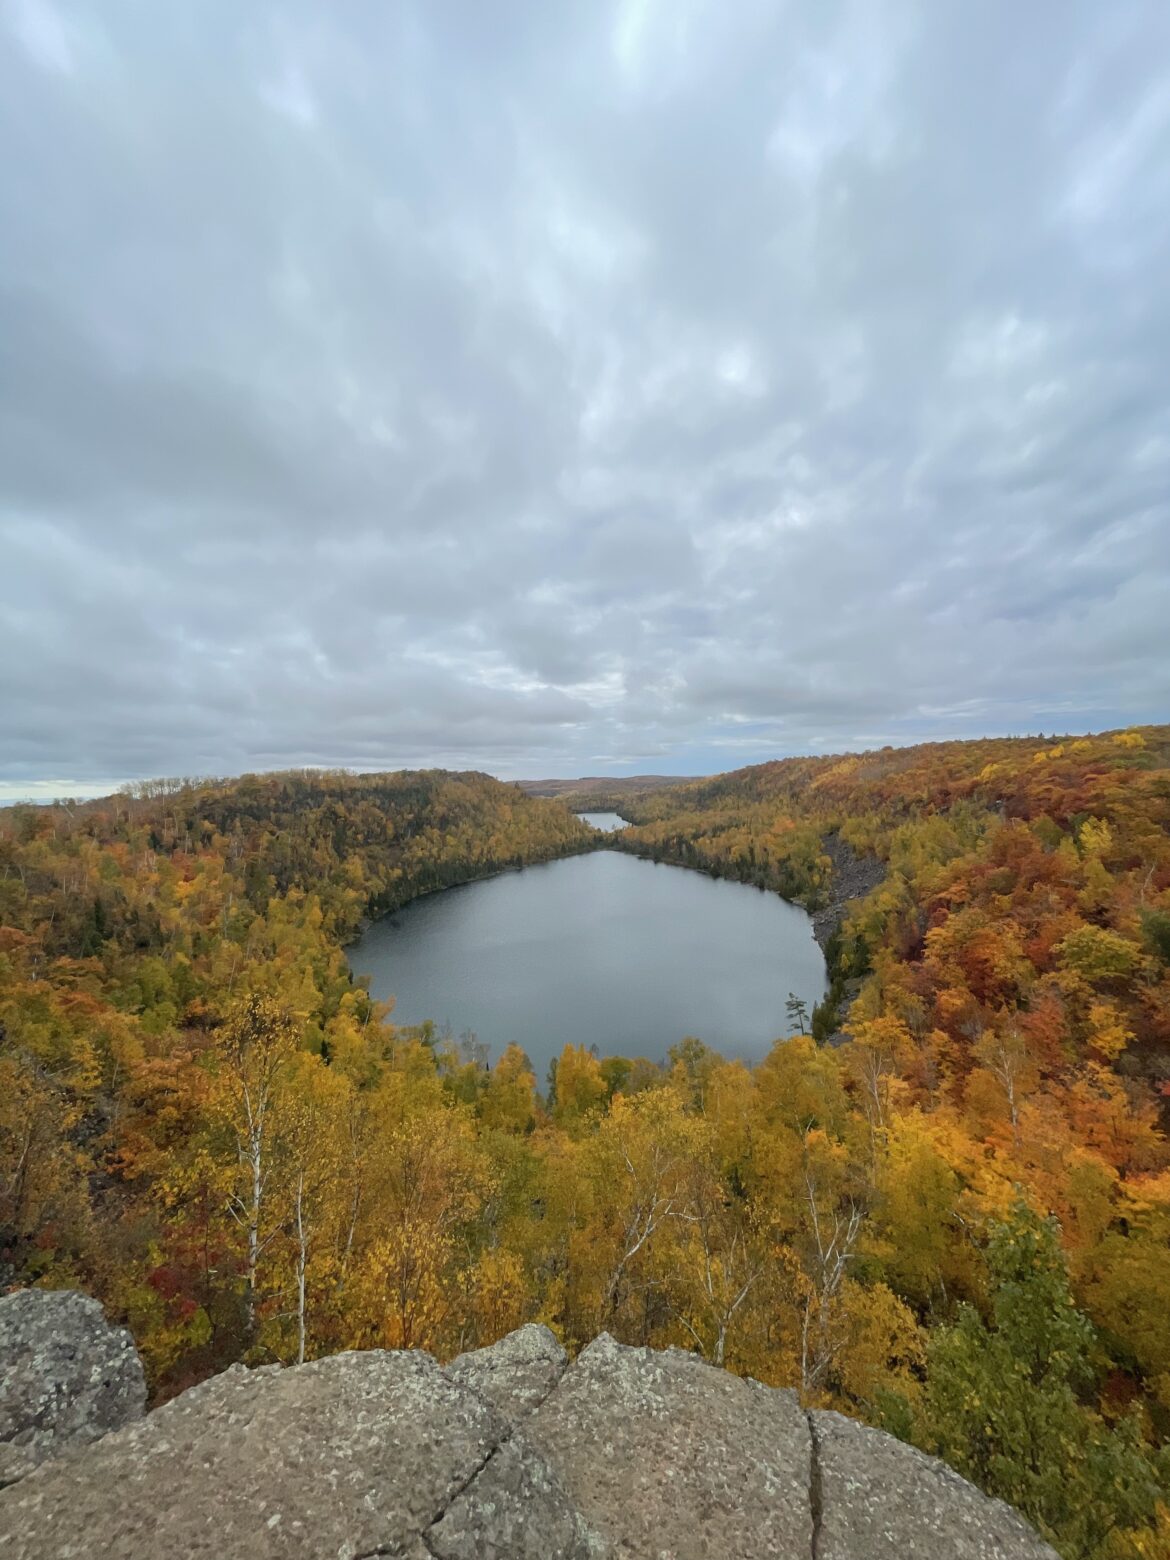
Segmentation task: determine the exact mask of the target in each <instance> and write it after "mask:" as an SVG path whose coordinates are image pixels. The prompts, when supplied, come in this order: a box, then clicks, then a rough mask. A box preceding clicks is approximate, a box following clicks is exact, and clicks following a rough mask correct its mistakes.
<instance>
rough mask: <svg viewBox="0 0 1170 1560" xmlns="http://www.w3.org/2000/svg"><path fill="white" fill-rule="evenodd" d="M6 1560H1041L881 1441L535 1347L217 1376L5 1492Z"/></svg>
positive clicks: (605, 1343) (784, 1402)
mask: <svg viewBox="0 0 1170 1560" xmlns="http://www.w3.org/2000/svg"><path fill="white" fill-rule="evenodd" d="M13 1298H19V1297H13ZM62 1298H64V1299H66V1300H76V1299H77V1297H72V1296H69V1297H54V1296H50V1295H40V1294H38V1295H35V1296H33V1297H31V1298H30V1299H28V1300H26V1301H25V1302H24V1307H23V1308H18V1310H19V1311H21V1313H22V1314H23V1310H25V1309H27V1308H29V1307H31V1309H32V1310H33V1311H35V1310H37V1309H38V1308H41V1307H49V1308H50V1309H45V1310H44V1315H43V1316H42V1318H41V1320H40V1321H32V1322H29V1323H28V1325H27V1326H25V1327H23V1330H22V1332H21V1336H23V1337H25V1338H27V1339H29V1340H30V1347H33V1349H34V1354H33V1356H30V1358H28V1359H24V1357H23V1356H22V1355H21V1354H20V1353H19V1351H17V1354H16V1355H15V1356H13V1357H14V1358H16V1359H17V1360H18V1365H19V1369H18V1374H19V1372H20V1371H23V1372H24V1373H25V1374H24V1376H23V1377H22V1378H21V1379H22V1380H23V1381H24V1386H23V1387H22V1391H23V1393H24V1395H25V1399H27V1400H28V1401H30V1402H33V1403H34V1404H35V1403H36V1402H39V1401H40V1399H39V1397H38V1394H37V1392H36V1390H35V1383H33V1378H34V1377H35V1371H36V1369H37V1364H36V1361H37V1360H42V1361H43V1360H45V1359H47V1358H48V1356H47V1354H46V1350H45V1347H44V1345H43V1342H42V1343H40V1344H37V1343H35V1341H34V1340H36V1339H39V1338H41V1337H42V1333H43V1334H44V1335H45V1336H50V1337H51V1336H53V1327H52V1325H51V1319H52V1317H53V1316H58V1317H60V1316H61V1315H64V1314H69V1315H75V1314H78V1313H76V1312H75V1310H74V1311H68V1313H66V1312H62V1310H61V1307H60V1301H61V1299H62ZM54 1305H55V1306H57V1310H56V1311H53V1310H51V1307H53V1306H54ZM87 1306H88V1309H85V1307H87ZM92 1312H93V1308H92V1303H87V1302H83V1310H82V1312H81V1313H79V1314H83V1315H86V1316H87V1317H89V1318H90V1320H91V1321H92V1320H93V1315H92ZM99 1319H100V1313H99ZM26 1321H27V1318H26ZM104 1325H105V1324H104V1323H102V1324H101V1326H102V1327H103V1328H104ZM112 1331H113V1330H112V1329H108V1328H105V1332H106V1333H112ZM115 1336H117V1335H115ZM54 1358H55V1356H54ZM45 1368H46V1369H47V1368H48V1367H47V1366H46V1367H45ZM53 1368H54V1369H56V1370H57V1372H58V1374H57V1376H56V1377H53V1378H52V1379H54V1380H57V1379H59V1378H60V1375H61V1372H60V1367H59V1365H55V1366H54V1367H53ZM26 1378H27V1379H26ZM140 1378H141V1372H140V1371H139V1373H138V1377H137V1379H138V1380H139V1381H140ZM84 1380H85V1381H86V1382H88V1380H89V1377H88V1376H86V1377H85V1378H84ZM30 1383H31V1384H30ZM83 1387H84V1382H83ZM47 1390H48V1389H47V1388H46V1391H47ZM67 1397H68V1394H67V1393H66V1394H63V1395H62V1397H61V1400H60V1401H58V1402H57V1410H56V1418H55V1419H54V1420H53V1423H54V1424H62V1423H65V1422H66V1421H67V1420H69V1413H67V1412H66V1410H67V1408H68V1406H69V1405H68V1402H67V1401H66V1399H67ZM83 1397H84V1391H81V1393H80V1396H79V1403H80V1401H81V1399H82V1398H83ZM55 1401H56V1400H55ZM103 1401H104V1400H103ZM134 1401H135V1402H136V1403H137V1405H138V1407H137V1411H138V1412H141V1394H139V1396H138V1397H137V1398H136V1399H135V1400H134ZM75 1417H79V1418H80V1420H81V1421H82V1422H83V1423H84V1424H85V1425H86V1426H87V1427H88V1429H87V1432H86V1433H87V1434H89V1435H92V1434H96V1433H99V1432H98V1431H97V1430H96V1429H95V1428H94V1427H95V1426H96V1425H97V1424H98V1423H99V1422H100V1421H99V1419H98V1418H96V1417H95V1416H94V1415H93V1414H89V1415H88V1416H87V1415H86V1414H83V1413H82V1412H81V1409H80V1407H77V1409H76V1415H75ZM26 1421H27V1414H26V1416H25V1419H24V1420H22V1421H21V1422H22V1423H25V1422H26ZM69 1422H72V1421H71V1420H69ZM62 1439H63V1438H62ZM29 1444H32V1443H31V1442H30V1443H29ZM0 1554H3V1555H4V1556H5V1560H80V1557H82V1556H89V1555H102V1556H103V1557H107V1556H108V1557H110V1560H156V1557H157V1556H159V1555H174V1556H183V1557H188V1556H190V1557H195V1560H197V1557H199V1556H207V1557H211V1556H215V1557H216V1560H245V1557H247V1560H254V1557H255V1560H277V1557H280V1560H300V1557H305V1560H309V1557H312V1560H332V1557H336V1560H371V1557H373V1556H375V1555H385V1556H398V1557H400V1560H619V1557H620V1560H639V1557H645V1560H699V1557H702V1560H739V1557H743V1560H749V1557H750V1560H756V1557H760V1560H763V1557H775V1560H807V1557H808V1556H809V1555H810V1554H812V1555H815V1556H816V1557H817V1560H913V1557H914V1556H922V1557H925V1556H929V1557H930V1560H977V1557H978V1560H1055V1556H1054V1555H1053V1551H1052V1550H1050V1549H1049V1548H1048V1547H1047V1546H1046V1545H1045V1544H1043V1543H1042V1542H1041V1541H1040V1540H1039V1538H1037V1536H1036V1535H1035V1534H1034V1533H1033V1532H1032V1530H1031V1529H1030V1528H1029V1527H1028V1526H1027V1525H1026V1524H1025V1523H1024V1522H1023V1521H1022V1520H1021V1519H1020V1518H1019V1517H1018V1516H1016V1514H1015V1513H1014V1512H1012V1511H1010V1510H1009V1509H1008V1508H1007V1507H1006V1506H1003V1505H1001V1504H1000V1502H998V1501H993V1500H989V1499H988V1498H987V1497H986V1496H984V1495H981V1494H980V1493H979V1492H978V1491H977V1490H975V1489H973V1488H972V1486H971V1485H969V1484H967V1483H966V1482H965V1481H964V1480H963V1479H961V1478H959V1477H958V1475H957V1474H955V1473H953V1472H951V1470H950V1469H948V1468H945V1467H944V1466H943V1465H942V1464H941V1463H938V1462H936V1461H935V1460H934V1459H933V1458H929V1457H924V1456H923V1455H922V1454H921V1453H920V1452H917V1451H915V1450H913V1449H912V1448H910V1447H907V1446H903V1445H902V1444H901V1443H900V1442H898V1441H895V1440H893V1439H892V1438H891V1437H889V1436H885V1435H881V1434H880V1433H879V1432H877V1431H873V1430H869V1429H867V1428H865V1427H864V1426H862V1425H859V1424H855V1423H854V1422H853V1421H852V1420H848V1419H843V1418H842V1417H841V1416H840V1415H838V1414H830V1413H820V1412H813V1413H806V1412H805V1411H804V1410H802V1409H801V1408H800V1406H799V1404H798V1403H797V1401H796V1398H795V1397H794V1395H793V1394H792V1393H790V1392H783V1391H776V1390H773V1389H772V1388H769V1387H763V1386H760V1385H759V1384H758V1383H757V1382H753V1381H747V1380H742V1379H740V1378H738V1377H736V1376H731V1375H728V1374H727V1373H726V1372H724V1371H721V1370H716V1369H714V1368H713V1367H711V1366H709V1365H706V1364H704V1363H703V1362H702V1361H700V1360H699V1359H697V1358H696V1357H695V1356H694V1355H691V1354H686V1353H683V1352H682V1351H680V1350H677V1349H667V1350H665V1351H663V1352H659V1351H656V1350H652V1349H632V1348H626V1347H623V1346H622V1345H620V1344H618V1343H615V1342H614V1340H613V1339H612V1338H609V1337H606V1336H603V1337H601V1338H598V1339H597V1340H596V1341H595V1342H593V1343H592V1344H590V1345H589V1347H588V1348H587V1349H585V1350H583V1351H582V1353H581V1354H580V1356H579V1357H578V1359H577V1360H576V1362H575V1363H574V1364H573V1365H571V1366H568V1367H566V1364H565V1358H564V1354H563V1352H562V1351H561V1349H560V1348H559V1346H558V1345H557V1343H556V1341H555V1340H554V1339H553V1337H552V1335H551V1334H550V1333H548V1332H547V1330H545V1329H544V1328H538V1327H526V1328H521V1329H520V1331H519V1332H517V1333H513V1334H512V1335H511V1336H510V1337H509V1338H505V1339H503V1340H502V1341H501V1342H500V1343H498V1344H494V1345H493V1346H492V1347H491V1348H489V1349H479V1350H476V1351H475V1352H474V1353H473V1354H468V1355H464V1356H462V1357H461V1358H460V1359H458V1360H456V1361H455V1362H453V1364H452V1365H451V1366H449V1367H448V1368H447V1370H445V1371H444V1370H443V1369H442V1368H440V1366H439V1365H438V1364H436V1362H435V1361H434V1360H433V1359H431V1357H430V1356H429V1355H426V1354H418V1353H396V1354H388V1353H383V1352H381V1351H376V1350H371V1351H369V1352H367V1353H361V1354H340V1355H335V1356H333V1357H332V1358H330V1359H324V1360H318V1361H315V1362H313V1363H312V1364H309V1365H301V1366H297V1367H294V1368H291V1369H287V1370H281V1369H279V1368H278V1367H275V1366H270V1367H266V1368H265V1369H262V1370H253V1371H248V1370H245V1369H243V1367H242V1366H233V1367H232V1369H231V1370H229V1371H227V1372H225V1373H224V1375H222V1376H219V1377H217V1378H215V1379H214V1380H212V1381H208V1382H204V1383H203V1385H202V1386H199V1387H195V1388H193V1389H192V1390H191V1391H189V1392H185V1393H183V1394H182V1396H181V1397H178V1398H176V1399H175V1400H174V1401H173V1402H171V1403H168V1404H166V1405H164V1406H163V1407H162V1408H159V1409H157V1410H156V1411H155V1412H154V1413H153V1414H151V1415H150V1416H149V1417H148V1418H145V1419H139V1420H138V1421H137V1422H135V1423H131V1424H129V1425H126V1426H125V1427H124V1428H121V1429H117V1430H114V1431H112V1432H111V1433H110V1434H108V1435H106V1436H104V1438H102V1439H100V1440H98V1441H96V1442H95V1443H94V1444H92V1445H81V1446H80V1447H78V1446H76V1444H75V1449H74V1450H72V1451H70V1452H68V1453H67V1454H66V1455H64V1456H61V1457H59V1458H56V1459H54V1460H52V1461H46V1462H44V1463H43V1465H42V1466H40V1467H39V1468H37V1469H36V1470H35V1471H34V1472H32V1473H30V1474H29V1475H28V1477H27V1478H24V1479H23V1480H22V1481H21V1482H20V1483H19V1484H15V1485H13V1486H11V1487H10V1488H7V1489H3V1490H0Z"/></svg>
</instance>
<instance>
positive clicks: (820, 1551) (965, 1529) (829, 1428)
mask: <svg viewBox="0 0 1170 1560" xmlns="http://www.w3.org/2000/svg"><path fill="white" fill-rule="evenodd" d="M809 1421H810V1425H811V1428H812V1432H813V1436H814V1438H815V1441H816V1453H817V1467H818V1471H819V1486H820V1505H821V1517H820V1530H819V1533H818V1542H817V1552H816V1560H856V1557H858V1556H861V1555H864V1556H866V1560H914V1557H916V1556H920V1555H922V1556H931V1557H935V1556H945V1557H946V1560H1055V1552H1054V1551H1053V1550H1052V1549H1051V1548H1050V1547H1049V1546H1048V1545H1047V1544H1045V1543H1044V1542H1043V1541H1042V1540H1041V1539H1040V1538H1039V1537H1037V1535H1036V1533H1035V1532H1033V1530H1032V1529H1031V1528H1030V1527H1029V1526H1028V1524H1027V1523H1026V1522H1025V1521H1024V1519H1023V1518H1022V1517H1020V1516H1018V1515H1017V1514H1016V1512H1014V1511H1013V1510H1012V1509H1011V1507H1010V1506H1005V1505H1004V1503H1003V1502H1002V1501H999V1500H992V1499H990V1498H989V1497H988V1496H987V1495H984V1494H983V1493H982V1492H981V1491H980V1490H977V1489H976V1488H975V1487H974V1485H972V1484H968V1482H967V1480H966V1479H963V1478H960V1476H959V1475H958V1474H957V1473H956V1472H955V1471H954V1469H953V1468H948V1467H947V1465H946V1463H943V1462H939V1460H938V1458H937V1457H928V1456H927V1455H926V1454H925V1452H920V1451H918V1450H917V1448H915V1447H913V1446H906V1445H905V1444H904V1443H903V1442H901V1441H898V1440H895V1439H894V1437H893V1436H890V1435H883V1434H882V1432H881V1431H880V1430H871V1429H869V1427H868V1426H866V1425H861V1424H858V1423H857V1421H856V1420H854V1419H846V1418H845V1416H844V1415H843V1414H833V1413H821V1412H813V1413H811V1414H810V1415H809Z"/></svg>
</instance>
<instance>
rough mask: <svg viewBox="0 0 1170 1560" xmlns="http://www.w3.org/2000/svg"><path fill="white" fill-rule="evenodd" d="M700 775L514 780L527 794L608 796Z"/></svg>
mask: <svg viewBox="0 0 1170 1560" xmlns="http://www.w3.org/2000/svg"><path fill="white" fill-rule="evenodd" d="M702 778H703V777H702V776H701V775H625V776H622V777H615V776H613V775H585V776H582V778H580V779H578V780H518V781H517V782H516V784H517V785H518V786H519V787H520V789H521V790H522V791H526V792H527V793H528V795H529V796H570V795H571V796H576V795H579V794H581V795H588V793H589V792H591V791H596V792H599V793H604V794H605V795H607V796H609V795H612V794H614V793H615V792H625V793H626V794H627V795H633V794H637V793H639V792H642V791H660V790H662V788H663V787H664V786H668V785H685V784H686V782H687V781H688V780H699V779H702Z"/></svg>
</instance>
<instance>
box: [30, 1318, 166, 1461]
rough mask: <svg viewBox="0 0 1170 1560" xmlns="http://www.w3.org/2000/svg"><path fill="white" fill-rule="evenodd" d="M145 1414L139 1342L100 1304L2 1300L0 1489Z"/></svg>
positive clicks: (144, 1382)
mask: <svg viewBox="0 0 1170 1560" xmlns="http://www.w3.org/2000/svg"><path fill="white" fill-rule="evenodd" d="M145 1412H146V1381H145V1379H144V1377H143V1374H142V1364H141V1362H140V1360H139V1358H138V1355H137V1353H136V1351H135V1348H134V1341H133V1339H132V1338H131V1337H130V1334H129V1333H128V1332H127V1331H126V1330H125V1329H124V1328H121V1327H111V1326H109V1324H108V1323H107V1322H106V1319H105V1317H104V1316H103V1315H102V1308H101V1306H100V1305H99V1304H98V1302H97V1301H96V1300H91V1299H90V1298H89V1297H88V1296H87V1295H79V1294H74V1293H73V1292H71V1291H67V1290H61V1291H53V1290H39V1289H26V1290H22V1291H20V1292H19V1293H17V1294H13V1295H5V1296H4V1297H3V1298H0V1485H5V1484H12V1483H14V1482H15V1481H16V1480H17V1479H20V1478H23V1477H24V1475H25V1474H26V1473H30V1472H31V1471H32V1469H33V1468H35V1467H36V1466H37V1464H38V1463H41V1462H44V1461H45V1460H46V1458H49V1457H54V1456H57V1455H58V1454H59V1453H60V1452H62V1451H64V1450H66V1449H68V1448H69V1447H75V1446H84V1445H86V1444H87V1443H88V1442H90V1441H96V1440H97V1439H98V1438H99V1437H100V1436H103V1435H106V1434H108V1432H109V1431H111V1430H118V1429H120V1428H121V1426H123V1425H127V1424H130V1423H132V1422H133V1421H134V1420H136V1419H141V1418H142V1416H143V1414H144V1413H145Z"/></svg>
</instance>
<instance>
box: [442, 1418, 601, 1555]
mask: <svg viewBox="0 0 1170 1560" xmlns="http://www.w3.org/2000/svg"><path fill="white" fill-rule="evenodd" d="M427 1543H428V1545H429V1547H430V1550H431V1553H432V1555H434V1556H435V1557H436V1560H604V1557H606V1556H608V1555H609V1554H610V1553H611V1550H610V1546H609V1545H608V1544H607V1543H606V1542H605V1540H604V1539H603V1538H602V1537H601V1536H600V1534H598V1533H597V1532H596V1531H595V1530H593V1529H592V1528H590V1527H589V1526H588V1524H587V1523H586V1522H585V1519H584V1518H583V1517H582V1515H581V1513H580V1512H579V1511H578V1510H577V1508H576V1506H575V1505H574V1503H573V1500H572V1497H571V1496H570V1495H569V1494H568V1493H567V1491H566V1490H565V1488H564V1486H563V1485H562V1484H561V1482H560V1480H559V1479H558V1478H557V1476H556V1475H555V1474H554V1473H553V1472H552V1470H551V1469H550V1468H549V1466H548V1464H547V1463H546V1462H545V1460H544V1459H543V1458H542V1457H541V1456H540V1455H539V1454H538V1453H537V1452H535V1451H534V1450H533V1449H532V1447H531V1446H530V1445H529V1444H528V1441H527V1440H526V1438H525V1436H524V1434H523V1432H522V1431H521V1432H519V1433H517V1434H515V1435H514V1436H513V1437H512V1438H511V1439H510V1440H509V1441H507V1442H505V1443H504V1445H503V1446H501V1447H500V1449H499V1451H498V1452H497V1453H496V1455H495V1456H494V1457H493V1458H492V1459H491V1460H490V1461H489V1462H488V1463H487V1464H486V1466H485V1467H484V1468H483V1470H482V1472H481V1473H480V1474H479V1475H478V1476H477V1477H476V1478H475V1479H474V1480H473V1481H472V1483H471V1484H470V1485H469V1486H468V1487H467V1489H466V1490H464V1492H463V1493H462V1494H461V1495H459V1496H458V1497H457V1498H456V1499H455V1500H454V1501H453V1502H452V1503H451V1505H450V1506H449V1507H448V1508H447V1510H446V1512H445V1513H444V1514H443V1516H442V1517H441V1518H440V1519H439V1521H438V1522H436V1523H435V1525H434V1527H432V1528H431V1529H430V1531H429V1532H428V1534H427Z"/></svg>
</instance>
